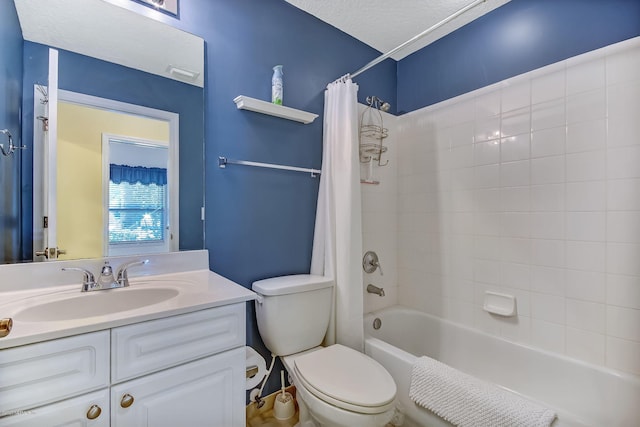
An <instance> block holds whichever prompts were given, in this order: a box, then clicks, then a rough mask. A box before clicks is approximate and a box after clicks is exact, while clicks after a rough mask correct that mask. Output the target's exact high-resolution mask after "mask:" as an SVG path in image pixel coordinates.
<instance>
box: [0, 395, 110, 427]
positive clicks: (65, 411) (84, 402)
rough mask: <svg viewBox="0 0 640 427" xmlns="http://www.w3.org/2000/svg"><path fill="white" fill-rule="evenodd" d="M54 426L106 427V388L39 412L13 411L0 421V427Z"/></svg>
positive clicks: (107, 396)
mask: <svg viewBox="0 0 640 427" xmlns="http://www.w3.org/2000/svg"><path fill="white" fill-rule="evenodd" d="M94 405H95V406H94ZM3 415H4V414H3ZM89 417H91V419H90V418H89ZM54 426H55V427H109V390H108V389H106V388H105V389H104V390H100V391H95V392H93V393H87V394H85V395H82V396H79V397H75V398H73V399H67V400H63V401H62V402H58V403H52V404H51V405H47V406H42V407H40V408H35V409H30V410H26V411H15V412H14V413H11V414H9V415H8V416H5V417H2V418H0V427H54Z"/></svg>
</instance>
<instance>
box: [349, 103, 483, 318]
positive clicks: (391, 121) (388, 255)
mask: <svg viewBox="0 0 640 427" xmlns="http://www.w3.org/2000/svg"><path fill="white" fill-rule="evenodd" d="M359 107H360V109H361V111H362V109H364V108H366V107H365V106H364V105H359ZM382 114H383V124H384V127H386V128H387V129H388V131H389V136H388V137H387V138H385V139H384V145H385V146H386V147H387V148H388V151H387V152H386V153H385V154H384V155H383V161H382V163H384V162H385V161H386V160H389V164H388V165H387V166H384V167H380V166H377V164H375V165H374V166H373V178H374V179H375V180H377V181H379V182H380V184H378V185H372V184H361V190H362V248H363V250H364V251H368V250H372V251H375V252H376V253H377V254H378V257H379V259H380V263H381V264H382V271H383V273H384V274H383V275H380V273H379V271H380V270H377V271H376V272H374V273H371V274H368V273H365V272H363V273H362V274H363V283H362V292H363V298H364V312H365V313H367V312H370V311H373V310H378V309H380V308H384V307H387V306H391V305H395V304H397V303H398V259H402V257H399V256H398V255H399V254H400V253H405V254H409V253H417V252H413V251H408V250H407V247H408V244H407V245H403V246H402V248H401V247H399V246H398V242H399V240H402V236H403V235H404V234H411V228H410V227H406V224H408V223H410V222H413V223H417V222H418V221H417V220H418V218H419V217H420V216H421V215H423V214H424V213H426V212H428V211H429V210H430V209H429V206H430V204H431V203H432V198H431V197H427V195H426V194H424V193H422V194H420V193H419V192H418V190H419V189H423V188H425V181H427V180H428V179H429V177H430V175H427V174H426V173H424V174H423V175H408V176H405V177H403V182H402V183H401V184H400V185H399V182H398V159H397V157H398V151H397V141H398V139H397V136H398V130H397V126H396V123H397V117H395V116H393V115H390V114H386V113H382ZM452 130H453V131H455V132H457V134H456V135H457V136H458V137H460V136H462V133H461V132H458V128H452ZM471 130H473V128H471ZM406 131H407V132H409V133H413V134H414V136H416V137H418V136H419V134H418V132H417V128H415V129H407V130H406ZM432 154H433V151H431V152H430V153H429V155H432ZM426 155H427V152H426V151H425V152H424V153H423V156H426ZM405 164H406V163H405ZM361 166H362V168H361V176H362V178H368V176H367V173H368V165H361ZM420 167H421V165H420V164H418V163H416V164H415V169H414V168H413V167H411V168H412V170H414V171H415V172H425V171H421V169H420ZM407 177H413V178H407ZM416 177H419V178H416ZM399 186H400V187H403V188H406V189H409V190H410V191H408V192H407V193H403V194H398V188H399ZM430 186H431V188H432V190H434V191H435V190H436V189H437V188H438V187H437V182H436V181H435V180H433V182H432V183H431V184H430ZM431 210H432V211H435V209H434V208H431ZM399 212H401V213H402V217H403V218H410V220H408V221H404V220H403V221H398V215H399ZM424 225H425V226H426V225H427V223H425V224H424ZM407 243H408V242H407ZM405 265H406V263H405ZM369 283H371V284H374V285H376V286H379V287H382V288H384V292H385V296H384V297H379V296H377V295H374V294H369V293H367V292H366V287H367V285H368V284H369Z"/></svg>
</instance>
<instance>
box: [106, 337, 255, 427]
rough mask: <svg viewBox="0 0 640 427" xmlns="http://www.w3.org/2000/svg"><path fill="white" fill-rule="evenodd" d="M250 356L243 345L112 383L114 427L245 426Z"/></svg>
mask: <svg viewBox="0 0 640 427" xmlns="http://www.w3.org/2000/svg"><path fill="white" fill-rule="evenodd" d="M245 357H246V356H245V350H244V347H241V348H237V349H234V350H229V351H226V352H224V353H220V354H217V355H215V356H210V357H207V358H205V359H201V360H197V361H194V362H191V363H187V364H185V365H182V366H178V367H175V368H171V369H167V370H165V371H161V372H157V373H155V374H151V375H147V376H146V377H142V378H137V379H134V380H131V381H127V382H124V383H122V384H119V385H117V386H113V387H112V388H111V426H112V427H139V426H153V427H175V426H192V427H196V426H197V427H245V409H244V399H245V390H244V384H245V379H244V377H245V374H244V369H245V366H244V365H245ZM131 398H133V402H131ZM125 406H126V407H125Z"/></svg>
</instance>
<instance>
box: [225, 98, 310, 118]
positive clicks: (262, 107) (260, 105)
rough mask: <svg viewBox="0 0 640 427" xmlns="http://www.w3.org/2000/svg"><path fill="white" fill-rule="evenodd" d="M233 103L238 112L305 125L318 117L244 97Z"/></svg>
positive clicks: (236, 99)
mask: <svg viewBox="0 0 640 427" xmlns="http://www.w3.org/2000/svg"><path fill="white" fill-rule="evenodd" d="M233 102H235V103H236V106H237V107H238V110H249V111H254V112H256V113H262V114H268V115H270V116H275V117H280V118H282V119H288V120H294V121H296V122H300V123H304V124H305V125H306V124H309V123H311V122H313V121H314V120H315V119H316V117H318V115H317V114H313V113H308V112H306V111H302V110H297V109H295V108H290V107H285V106H282V105H276V104H272V103H270V102H266V101H261V100H259V99H255V98H250V97H248V96H244V95H240V96H237V97H236V98H235V99H234V100H233Z"/></svg>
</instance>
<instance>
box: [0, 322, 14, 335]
mask: <svg viewBox="0 0 640 427" xmlns="http://www.w3.org/2000/svg"><path fill="white" fill-rule="evenodd" d="M12 327H13V319H11V318H10V317H7V318H5V319H0V338H3V337H6V336H7V335H9V332H11V328H12Z"/></svg>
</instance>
